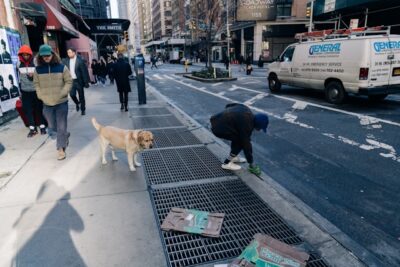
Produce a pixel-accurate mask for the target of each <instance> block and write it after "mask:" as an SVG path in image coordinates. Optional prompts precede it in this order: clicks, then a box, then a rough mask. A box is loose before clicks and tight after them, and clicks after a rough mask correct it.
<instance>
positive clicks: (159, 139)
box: [152, 128, 201, 148]
mask: <svg viewBox="0 0 400 267" xmlns="http://www.w3.org/2000/svg"><path fill="white" fill-rule="evenodd" d="M152 133H153V135H154V147H156V148H164V147H178V146H188V145H200V144H201V142H200V140H199V139H198V138H197V137H196V136H195V135H194V134H192V133H191V132H190V131H189V130H188V129H187V128H174V129H160V130H153V131H152Z"/></svg>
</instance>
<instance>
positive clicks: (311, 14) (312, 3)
mask: <svg viewBox="0 0 400 267" xmlns="http://www.w3.org/2000/svg"><path fill="white" fill-rule="evenodd" d="M313 16H314V0H311V10H310V25H308V32H312V30H313Z"/></svg>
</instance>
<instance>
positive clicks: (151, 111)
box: [129, 107, 172, 116]
mask: <svg viewBox="0 0 400 267" xmlns="http://www.w3.org/2000/svg"><path fill="white" fill-rule="evenodd" d="M129 111H130V113H131V115H133V116H151V115H172V113H171V111H169V110H168V109H167V108H164V107H160V108H132V109H130V110H129Z"/></svg>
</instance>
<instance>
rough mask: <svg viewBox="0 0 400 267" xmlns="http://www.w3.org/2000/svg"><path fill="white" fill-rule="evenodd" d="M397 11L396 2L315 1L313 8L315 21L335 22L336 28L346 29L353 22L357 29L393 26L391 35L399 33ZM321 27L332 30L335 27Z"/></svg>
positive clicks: (398, 9) (393, 0)
mask: <svg viewBox="0 0 400 267" xmlns="http://www.w3.org/2000/svg"><path fill="white" fill-rule="evenodd" d="M399 11H400V3H399V1H398V0H385V1H381V0H353V1H344V0H316V2H315V6H314V15H315V19H316V20H318V21H330V22H335V23H336V27H337V28H347V27H349V25H350V21H351V20H353V23H354V22H355V24H354V26H358V27H364V26H369V27H373V26H381V25H385V26H393V29H392V33H399V32H400V27H399V26H397V25H398V24H399V20H398V18H397V17H398V14H399ZM357 22H358V23H357ZM322 26H323V27H324V28H328V27H330V28H333V27H334V26H335V25H334V24H330V25H324V24H322ZM316 27H317V28H318V25H316Z"/></svg>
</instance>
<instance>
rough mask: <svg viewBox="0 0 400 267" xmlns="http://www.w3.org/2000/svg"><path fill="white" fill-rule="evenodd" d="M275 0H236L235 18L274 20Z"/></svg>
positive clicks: (243, 19) (241, 19)
mask: <svg viewBox="0 0 400 267" xmlns="http://www.w3.org/2000/svg"><path fill="white" fill-rule="evenodd" d="M276 2H277V0H238V1H237V20H238V21H249V20H250V21H254V20H275V19H276V13H277V7H276Z"/></svg>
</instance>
